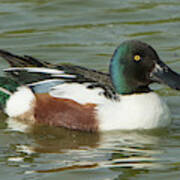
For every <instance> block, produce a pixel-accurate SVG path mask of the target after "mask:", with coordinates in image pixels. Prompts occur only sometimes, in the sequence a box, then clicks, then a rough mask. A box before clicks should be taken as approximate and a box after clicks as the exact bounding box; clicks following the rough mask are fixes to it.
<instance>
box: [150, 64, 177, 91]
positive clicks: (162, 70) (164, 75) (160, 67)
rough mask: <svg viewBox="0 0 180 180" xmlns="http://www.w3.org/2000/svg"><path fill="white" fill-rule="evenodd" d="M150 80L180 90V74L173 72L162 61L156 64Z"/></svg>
mask: <svg viewBox="0 0 180 180" xmlns="http://www.w3.org/2000/svg"><path fill="white" fill-rule="evenodd" d="M150 78H151V80H152V81H154V82H158V83H163V84H166V85H168V86H169V87H171V88H173V89H176V90H180V74H178V73H176V72H174V71H173V70H171V69H170V68H169V67H168V66H167V65H166V64H164V63H163V62H162V61H158V62H157V63H156V65H155V67H154V69H153V71H152V72H151V77H150Z"/></svg>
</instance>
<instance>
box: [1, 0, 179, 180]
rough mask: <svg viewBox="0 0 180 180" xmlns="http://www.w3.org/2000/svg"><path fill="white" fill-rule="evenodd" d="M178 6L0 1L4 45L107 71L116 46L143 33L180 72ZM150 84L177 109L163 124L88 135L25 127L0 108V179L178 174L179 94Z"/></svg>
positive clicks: (149, 0) (174, 2)
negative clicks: (10, 121) (11, 123)
mask: <svg viewBox="0 0 180 180" xmlns="http://www.w3.org/2000/svg"><path fill="white" fill-rule="evenodd" d="M179 9H180V2H179V1H178V0H168V1H164V0H159V1H155V0H145V1H142V0H139V1H133V0H128V1H119V0H113V1H108V0H99V1H95V0H91V1H84V0H76V1H75V0H61V1H58V0H54V1H48V0H44V1H40V0H29V1H25V0H1V1H0V48H1V49H6V50H9V51H12V52H14V53H17V54H21V55H23V54H28V55H32V56H35V57H37V58H39V59H42V60H46V61H49V62H52V63H61V62H67V63H74V64H78V65H83V66H86V67H90V68H95V69H97V70H101V71H107V70H108V64H109V59H110V57H111V55H112V53H113V51H114V49H115V47H116V46H118V45H119V44H120V42H122V41H123V40H127V39H139V40H142V41H145V42H147V43H149V44H151V45H152V46H153V47H155V49H156V50H157V51H158V53H159V55H160V57H161V59H163V60H164V61H165V62H166V63H168V64H169V66H171V67H172V68H173V69H174V70H176V71H178V72H180V43H179V35H180V31H179V28H180V11H179ZM0 65H1V68H5V67H8V65H7V64H6V63H5V62H4V61H2V60H1V61H0ZM153 88H155V89H156V91H157V92H158V93H159V94H160V95H161V96H162V97H163V98H164V99H165V100H167V103H168V105H169V107H170V110H171V112H172V119H173V124H172V125H171V127H169V128H168V129H165V130H153V131H131V132H119V131H117V132H106V133H101V134H96V133H95V134H91V133H85V132H76V131H70V130H66V129H62V128H50V127H42V126H41V127H38V126H37V127H34V128H33V129H31V131H30V132H29V133H23V132H19V131H12V130H10V129H9V128H8V126H7V124H6V121H5V120H6V117H5V116H4V115H3V114H1V119H0V142H1V146H0V179H6V180H12V179H13V180H19V179H23V180H26V179H32V178H34V179H35V180H49V179H51V180H57V179H61V180H63V179H74V180H76V179H77V180H84V179H88V180H91V179H92V180H101V179H103V180H104V179H106V180H109V179H113V180H117V179H123V180H124V179H125V180H133V179H138V180H139V179H140V180H141V179H146V180H151V179H160V178H163V179H164V180H169V179H173V180H175V179H177V180H179V178H180V145H179V144H180V143H179V142H180V111H179V110H180V96H179V95H180V93H179V92H177V91H174V90H171V89H169V88H167V87H164V86H159V85H153Z"/></svg>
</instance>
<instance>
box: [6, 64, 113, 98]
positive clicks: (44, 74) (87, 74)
mask: <svg viewBox="0 0 180 180" xmlns="http://www.w3.org/2000/svg"><path fill="white" fill-rule="evenodd" d="M4 71H5V72H6V73H7V74H8V75H11V77H12V78H14V79H15V80H16V81H18V82H20V83H21V84H22V85H24V84H25V85H28V86H29V87H31V88H32V89H33V90H34V91H35V92H50V90H51V89H52V88H53V87H56V86H57V85H61V86H58V90H60V91H61V89H64V90H65V88H62V87H65V85H63V86H62V84H66V85H67V84H68V85H72V84H73V87H74V84H79V85H81V84H83V85H84V86H85V87H86V89H89V90H90V89H92V90H93V89H95V88H100V89H101V90H102V92H101V94H104V96H106V97H107V98H115V97H116V93H115V91H114V89H113V87H112V85H111V84H110V85H109V84H108V75H107V74H104V73H101V72H97V71H94V70H89V69H85V68H81V67H79V66H70V65H68V66H58V68H57V69H50V68H34V67H31V68H30V67H27V68H8V69H5V70H4ZM42 90H43V91H42ZM56 92H57V88H56ZM61 92H62V91H61Z"/></svg>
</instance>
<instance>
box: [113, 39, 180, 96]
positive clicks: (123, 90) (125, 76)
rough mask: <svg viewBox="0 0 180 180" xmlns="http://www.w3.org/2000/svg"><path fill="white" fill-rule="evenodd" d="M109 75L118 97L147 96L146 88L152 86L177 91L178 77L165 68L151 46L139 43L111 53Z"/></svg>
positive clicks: (179, 84)
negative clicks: (160, 84) (163, 85)
mask: <svg viewBox="0 0 180 180" xmlns="http://www.w3.org/2000/svg"><path fill="white" fill-rule="evenodd" d="M110 74H111V79H112V83H113V85H114V87H115V90H116V91H117V93H119V94H132V93H143V92H149V91H150V88H149V84H151V83H153V82H158V83H165V84H167V85H168V86H170V87H171V88H174V89H177V90H179V89H180V75H179V74H177V73H175V72H173V71H172V70H171V69H170V68H169V67H168V66H167V65H165V64H164V63H163V62H162V61H161V60H160V58H159V56H158V55H157V53H156V51H155V50H154V49H153V48H152V47H151V46H149V45H148V44H146V43H143V42H141V41H136V40H132V41H125V42H123V43H122V44H121V45H120V46H119V47H118V48H117V49H116V50H115V52H114V54H113V57H112V59H111V65H110Z"/></svg>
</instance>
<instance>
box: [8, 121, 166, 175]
mask: <svg viewBox="0 0 180 180" xmlns="http://www.w3.org/2000/svg"><path fill="white" fill-rule="evenodd" d="M8 122H10V121H8ZM13 124H16V123H15V120H14V123H11V130H12V128H13V127H12V125H13ZM18 126H19V127H23V128H24V125H22V126H20V124H18ZM15 130H17V127H15ZM26 130H27V129H26ZM160 132H161V134H160V133H159V131H153V132H152V131H130V132H128V131H124V132H123V131H121V132H120V131H116V132H106V133H87V132H79V131H72V130H68V129H65V128H55V127H49V126H41V125H36V126H33V127H31V128H29V129H28V132H27V134H28V137H29V138H31V139H32V141H33V142H34V143H32V144H29V145H27V144H23V143H22V144H17V145H16V151H17V152H18V156H17V157H13V158H12V157H10V158H9V159H8V160H9V161H17V163H22V162H23V159H22V154H23V156H24V159H27V157H28V158H29V159H30V158H31V162H34V161H36V159H40V160H41V161H42V162H43V163H42V162H41V164H44V165H43V166H42V167H38V168H32V169H28V170H26V171H25V172H26V173H35V172H36V173H54V172H62V171H70V170H77V169H94V170H95V169H99V168H109V170H111V171H112V172H117V171H119V168H120V169H121V171H122V168H128V169H129V168H130V169H140V170H142V169H144V168H145V169H155V168H160V167H162V166H163V164H162V163H161V160H160V159H158V158H157V155H158V154H161V153H162V152H161V151H160V150H159V148H157V146H158V144H159V143H160V141H161V139H160V137H161V136H164V135H165V133H167V132H166V130H164V131H160ZM157 135H158V136H157ZM35 154H36V155H38V156H35ZM42 154H44V155H45V154H47V159H46V158H45V159H44V158H43V159H41V157H39V156H40V155H42ZM50 155H51V156H52V157H51V158H50V160H49V157H48V156H50ZM53 156H54V157H53Z"/></svg>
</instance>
